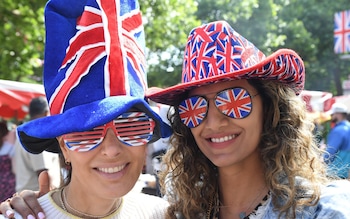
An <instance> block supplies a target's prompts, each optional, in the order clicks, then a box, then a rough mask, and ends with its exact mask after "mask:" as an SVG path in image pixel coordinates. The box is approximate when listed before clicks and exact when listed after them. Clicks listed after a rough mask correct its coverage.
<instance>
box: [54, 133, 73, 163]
mask: <svg viewBox="0 0 350 219" xmlns="http://www.w3.org/2000/svg"><path fill="white" fill-rule="evenodd" d="M57 141H58V143H59V145H60V148H61V151H62V154H63V157H64V160H65V161H68V162H70V157H69V149H68V148H67V147H66V144H65V143H64V141H63V138H62V136H60V137H57Z"/></svg>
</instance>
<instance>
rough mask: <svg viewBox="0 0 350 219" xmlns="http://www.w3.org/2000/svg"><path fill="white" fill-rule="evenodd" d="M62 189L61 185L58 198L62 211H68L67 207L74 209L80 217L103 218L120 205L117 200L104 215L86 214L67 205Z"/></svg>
mask: <svg viewBox="0 0 350 219" xmlns="http://www.w3.org/2000/svg"><path fill="white" fill-rule="evenodd" d="M64 189H65V187H63V188H62V189H61V190H60V195H59V198H60V204H61V206H62V208H63V210H64V211H66V212H69V211H68V210H67V207H68V208H69V209H70V210H72V211H74V212H75V213H76V214H77V215H76V214H75V215H76V216H79V215H80V216H79V217H81V218H86V219H88V218H89V219H97V218H105V217H108V216H109V215H111V214H113V213H114V212H116V211H117V210H118V209H119V207H120V206H121V204H122V201H120V202H119V204H118V205H117V206H116V207H115V208H112V209H111V210H110V211H109V212H108V213H107V214H105V215H101V216H99V215H91V214H87V213H84V212H81V211H79V210H77V209H75V208H73V207H72V206H70V205H69V203H68V201H67V197H66V193H65V191H64Z"/></svg>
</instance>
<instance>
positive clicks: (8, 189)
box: [0, 120, 16, 202]
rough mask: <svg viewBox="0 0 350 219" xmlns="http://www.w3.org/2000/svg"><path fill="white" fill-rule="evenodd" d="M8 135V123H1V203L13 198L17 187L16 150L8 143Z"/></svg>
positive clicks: (3, 121)
mask: <svg viewBox="0 0 350 219" xmlns="http://www.w3.org/2000/svg"><path fill="white" fill-rule="evenodd" d="M8 133H9V130H8V127H7V121H5V120H2V121H0V202H2V201H4V200H6V199H7V198H9V197H11V196H12V194H13V193H14V192H15V185H16V178H15V174H14V172H13V156H14V153H15V148H14V146H13V144H11V143H9V142H8V141H6V136H7V135H8Z"/></svg>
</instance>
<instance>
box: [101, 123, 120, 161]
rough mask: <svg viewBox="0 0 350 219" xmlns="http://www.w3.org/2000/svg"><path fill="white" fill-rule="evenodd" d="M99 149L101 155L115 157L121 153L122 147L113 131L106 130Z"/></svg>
mask: <svg viewBox="0 0 350 219" xmlns="http://www.w3.org/2000/svg"><path fill="white" fill-rule="evenodd" d="M100 147H101V152H102V153H103V155H106V156H108V157H116V156H118V155H119V154H120V153H121V152H122V151H123V147H124V145H123V143H122V142H121V141H120V140H119V139H118V138H117V136H116V135H115V134H114V132H113V130H112V129H111V128H108V129H107V132H106V135H105V137H104V139H103V141H102V143H101V145H100Z"/></svg>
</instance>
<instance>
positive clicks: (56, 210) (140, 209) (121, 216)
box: [0, 191, 168, 219]
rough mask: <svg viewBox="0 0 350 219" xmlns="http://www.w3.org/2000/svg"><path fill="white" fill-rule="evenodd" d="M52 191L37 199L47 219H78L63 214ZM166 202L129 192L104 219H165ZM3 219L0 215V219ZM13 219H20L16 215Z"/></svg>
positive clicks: (150, 196)
mask: <svg viewBox="0 0 350 219" xmlns="http://www.w3.org/2000/svg"><path fill="white" fill-rule="evenodd" d="M52 193H53V191H51V192H49V193H48V194H46V195H44V196H42V197H40V198H39V203H40V205H41V207H42V208H43V209H44V212H45V214H46V218H47V219H69V218H74V219H78V218H79V217H76V216H74V215H72V214H69V213H68V212H65V211H64V210H63V209H62V208H60V207H59V206H58V205H57V204H56V203H55V202H54V201H53V200H52V197H51V195H52ZM167 207H168V202H166V201H165V200H163V199H162V198H159V197H157V196H152V195H147V194H143V193H137V192H130V193H129V194H127V195H126V196H124V197H123V202H122V204H121V206H120V208H119V209H118V210H117V211H116V212H115V213H113V214H112V215H110V216H108V217H106V219H107V218H108V219H165V211H166V209H167ZM3 218H5V217H4V216H3V215H0V219H3ZM15 218H16V219H19V218H22V217H21V216H20V215H19V214H18V213H16V214H15Z"/></svg>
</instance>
